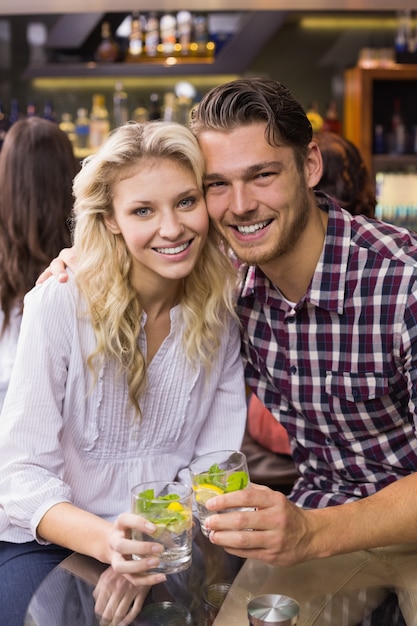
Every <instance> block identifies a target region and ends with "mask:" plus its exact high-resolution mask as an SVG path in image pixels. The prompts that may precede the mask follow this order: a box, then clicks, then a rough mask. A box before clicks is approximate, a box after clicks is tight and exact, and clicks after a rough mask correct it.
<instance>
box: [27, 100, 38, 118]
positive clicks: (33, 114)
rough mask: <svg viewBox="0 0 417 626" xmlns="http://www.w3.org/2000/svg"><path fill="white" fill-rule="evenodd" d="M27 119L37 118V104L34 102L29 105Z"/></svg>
mask: <svg viewBox="0 0 417 626" xmlns="http://www.w3.org/2000/svg"><path fill="white" fill-rule="evenodd" d="M26 117H36V104H35V103H34V102H33V101H32V100H30V101H29V102H28V103H27V106H26Z"/></svg>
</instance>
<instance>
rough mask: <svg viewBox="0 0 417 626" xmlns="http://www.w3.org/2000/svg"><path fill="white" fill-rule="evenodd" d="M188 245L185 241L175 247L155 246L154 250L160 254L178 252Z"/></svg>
mask: <svg viewBox="0 0 417 626" xmlns="http://www.w3.org/2000/svg"><path fill="white" fill-rule="evenodd" d="M188 246H189V242H188V241H187V243H183V244H182V245H181V246H176V247H175V248H155V250H156V251H157V252H160V253H161V254H178V253H179V252H183V250H186V248H188Z"/></svg>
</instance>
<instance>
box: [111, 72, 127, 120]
mask: <svg viewBox="0 0 417 626" xmlns="http://www.w3.org/2000/svg"><path fill="white" fill-rule="evenodd" d="M128 120H129V98H128V95H127V93H126V92H125V91H123V83H121V82H120V81H118V82H117V83H116V85H115V88H114V92H113V124H114V128H118V127H119V126H122V125H123V124H126V122H127V121H128Z"/></svg>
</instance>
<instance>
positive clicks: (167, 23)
mask: <svg viewBox="0 0 417 626" xmlns="http://www.w3.org/2000/svg"><path fill="white" fill-rule="evenodd" d="M160 30H161V44H162V50H163V54H164V56H172V55H173V54H174V53H175V44H176V43H177V20H176V19H175V16H174V15H173V14H172V13H165V14H164V15H163V16H162V17H161V22H160Z"/></svg>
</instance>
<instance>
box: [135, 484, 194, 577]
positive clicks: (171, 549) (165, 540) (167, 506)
mask: <svg viewBox="0 0 417 626" xmlns="http://www.w3.org/2000/svg"><path fill="white" fill-rule="evenodd" d="M132 510H133V512H134V513H136V514H138V515H141V516H142V517H144V518H146V519H147V520H149V521H150V522H152V523H153V524H155V526H156V530H155V532H154V533H152V534H148V533H142V532H139V531H134V532H133V535H132V538H133V539H135V540H137V541H152V542H157V543H161V544H162V545H163V546H164V551H163V552H162V554H161V555H160V563H159V565H158V566H157V567H155V568H153V569H152V570H151V571H153V572H162V573H164V574H174V573H176V572H181V571H182V570H185V569H187V568H188V567H189V566H190V565H191V546H192V491H191V488H190V487H188V486H187V485H183V484H181V483H174V482H171V483H162V482H154V483H148V484H142V485H137V486H136V487H135V488H134V489H133V490H132ZM132 558H134V559H140V558H141V556H140V555H132Z"/></svg>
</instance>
